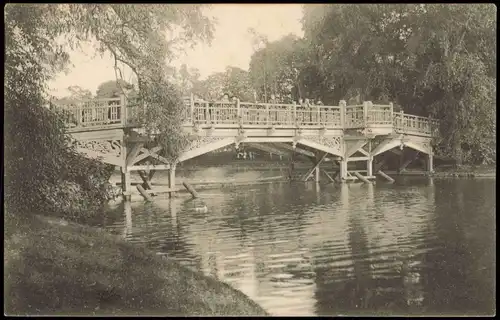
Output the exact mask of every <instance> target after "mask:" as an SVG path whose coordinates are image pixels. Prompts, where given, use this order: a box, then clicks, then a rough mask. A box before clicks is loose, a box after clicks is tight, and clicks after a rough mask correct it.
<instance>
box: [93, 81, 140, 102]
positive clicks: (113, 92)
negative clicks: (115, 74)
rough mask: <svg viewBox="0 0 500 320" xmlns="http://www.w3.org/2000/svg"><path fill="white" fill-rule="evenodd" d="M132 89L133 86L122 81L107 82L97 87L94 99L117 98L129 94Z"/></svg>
mask: <svg viewBox="0 0 500 320" xmlns="http://www.w3.org/2000/svg"><path fill="white" fill-rule="evenodd" d="M133 89H134V86H133V85H131V84H130V83H128V82H126V81H124V80H122V79H118V80H109V81H106V82H103V83H101V84H100V85H99V86H98V87H97V91H96V98H118V97H120V96H121V95H122V94H125V93H129V92H130V91H131V90H132V91H133ZM122 90H124V91H122Z"/></svg>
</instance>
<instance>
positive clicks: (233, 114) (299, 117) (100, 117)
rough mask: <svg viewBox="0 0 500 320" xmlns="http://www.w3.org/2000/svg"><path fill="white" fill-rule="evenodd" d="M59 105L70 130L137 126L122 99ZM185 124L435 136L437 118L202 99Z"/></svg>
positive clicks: (386, 108) (366, 107)
mask: <svg viewBox="0 0 500 320" xmlns="http://www.w3.org/2000/svg"><path fill="white" fill-rule="evenodd" d="M56 107H57V108H59V109H62V110H63V112H64V116H65V121H66V123H67V125H68V130H69V131H70V132H90V131H99V130H107V129H117V128H126V127H140V124H139V123H138V119H137V116H136V115H137V107H136V106H135V107H134V106H133V105H132V104H127V103H126V100H125V99H124V97H121V98H116V99H93V100H86V101H75V102H74V103H71V104H65V105H57V106H56ZM183 125H184V127H186V128H213V129H214V130H217V129H237V128H244V129H269V128H274V129H306V130H324V129H328V130H335V131H339V132H341V131H348V130H351V129H367V130H368V131H373V132H374V133H375V134H390V133H404V134H408V135H415V136H421V137H431V136H434V135H436V134H437V132H438V131H437V125H438V123H437V121H436V120H433V119H431V118H425V117H419V116H415V115H410V114H405V113H403V112H394V111H393V106H392V104H389V105H374V104H372V103H371V102H365V103H363V104H362V105H352V106H347V105H346V104H345V102H344V101H341V102H340V104H339V106H309V107H306V106H301V105H295V104H270V103H251V102H240V101H239V100H236V101H233V102H223V101H216V102H206V101H195V100H193V99H189V100H186V101H185V108H184V109H183Z"/></svg>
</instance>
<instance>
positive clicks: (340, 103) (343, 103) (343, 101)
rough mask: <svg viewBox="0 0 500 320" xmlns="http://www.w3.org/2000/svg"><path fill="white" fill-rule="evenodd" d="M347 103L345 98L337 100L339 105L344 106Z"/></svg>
mask: <svg viewBox="0 0 500 320" xmlns="http://www.w3.org/2000/svg"><path fill="white" fill-rule="evenodd" d="M346 105H347V102H346V101H345V100H340V101H339V106H344V107H345V106H346Z"/></svg>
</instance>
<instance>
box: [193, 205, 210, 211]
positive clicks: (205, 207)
mask: <svg viewBox="0 0 500 320" xmlns="http://www.w3.org/2000/svg"><path fill="white" fill-rule="evenodd" d="M194 211H196V212H208V208H207V206H206V205H204V206H203V207H195V208H194Z"/></svg>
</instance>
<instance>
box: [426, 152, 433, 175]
mask: <svg viewBox="0 0 500 320" xmlns="http://www.w3.org/2000/svg"><path fill="white" fill-rule="evenodd" d="M427 171H428V172H430V173H433V172H434V155H433V154H432V152H431V153H429V157H428V158H427Z"/></svg>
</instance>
